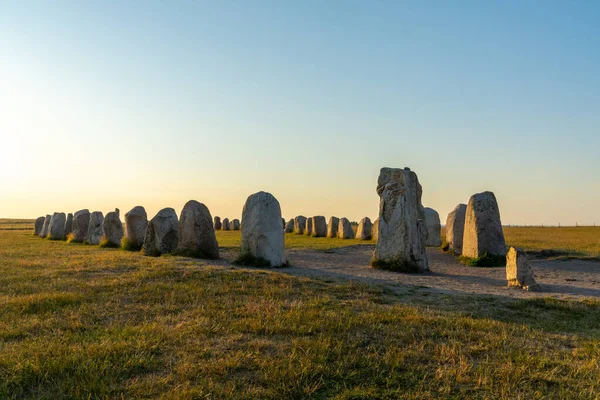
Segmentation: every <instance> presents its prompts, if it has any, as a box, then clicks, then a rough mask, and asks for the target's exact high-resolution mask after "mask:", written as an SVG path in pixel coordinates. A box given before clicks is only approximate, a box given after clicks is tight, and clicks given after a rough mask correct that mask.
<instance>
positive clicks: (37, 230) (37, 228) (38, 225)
mask: <svg viewBox="0 0 600 400" xmlns="http://www.w3.org/2000/svg"><path fill="white" fill-rule="evenodd" d="M45 220H46V217H39V218H38V219H36V220H35V223H34V224H33V235H34V236H41V235H42V228H43V227H44V221H45Z"/></svg>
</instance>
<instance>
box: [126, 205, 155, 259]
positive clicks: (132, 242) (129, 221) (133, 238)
mask: <svg viewBox="0 0 600 400" xmlns="http://www.w3.org/2000/svg"><path fill="white" fill-rule="evenodd" d="M147 227H148V214H146V209H145V208H144V207H142V206H135V207H133V208H132V209H131V210H129V211H127V212H126V213H125V238H124V239H123V241H122V242H121V244H122V247H123V249H125V250H136V251H137V250H140V249H141V248H142V245H143V244H144V237H145V236H146V228H147Z"/></svg>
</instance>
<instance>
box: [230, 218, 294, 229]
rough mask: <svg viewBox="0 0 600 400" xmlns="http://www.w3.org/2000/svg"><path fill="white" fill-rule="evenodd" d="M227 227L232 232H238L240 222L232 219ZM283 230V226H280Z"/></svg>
mask: <svg viewBox="0 0 600 400" xmlns="http://www.w3.org/2000/svg"><path fill="white" fill-rule="evenodd" d="M229 227H230V228H231V230H232V231H239V230H240V220H239V219H237V218H236V219H232V220H231V222H230V223H229ZM282 229H283V226H282Z"/></svg>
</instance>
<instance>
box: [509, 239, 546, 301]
mask: <svg viewBox="0 0 600 400" xmlns="http://www.w3.org/2000/svg"><path fill="white" fill-rule="evenodd" d="M506 280H507V281H508V286H511V287H520V288H523V289H525V290H529V291H531V292H539V291H540V286H539V285H538V284H537V283H536V282H535V278H534V277H533V269H532V268H531V262H530V261H529V258H527V254H526V253H525V252H524V251H523V250H521V249H515V248H514V247H511V248H510V250H508V253H507V254H506Z"/></svg>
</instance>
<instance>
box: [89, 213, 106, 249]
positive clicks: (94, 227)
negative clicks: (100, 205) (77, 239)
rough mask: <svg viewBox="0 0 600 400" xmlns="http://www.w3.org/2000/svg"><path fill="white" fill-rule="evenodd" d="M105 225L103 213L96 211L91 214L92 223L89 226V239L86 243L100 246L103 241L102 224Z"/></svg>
mask: <svg viewBox="0 0 600 400" xmlns="http://www.w3.org/2000/svg"><path fill="white" fill-rule="evenodd" d="M103 223H104V214H102V212H101V211H94V212H93V213H91V214H90V223H89V225H88V232H87V237H86V239H85V243H87V244H93V245H99V244H100V240H101V239H102V224H103Z"/></svg>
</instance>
